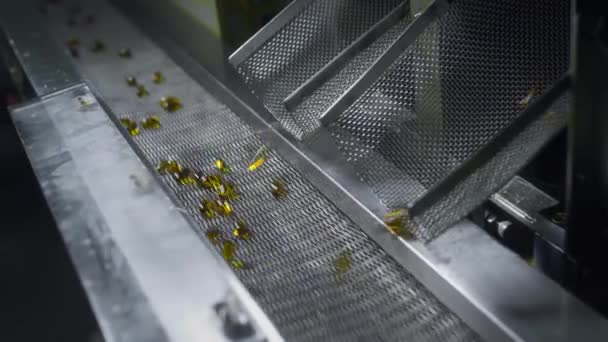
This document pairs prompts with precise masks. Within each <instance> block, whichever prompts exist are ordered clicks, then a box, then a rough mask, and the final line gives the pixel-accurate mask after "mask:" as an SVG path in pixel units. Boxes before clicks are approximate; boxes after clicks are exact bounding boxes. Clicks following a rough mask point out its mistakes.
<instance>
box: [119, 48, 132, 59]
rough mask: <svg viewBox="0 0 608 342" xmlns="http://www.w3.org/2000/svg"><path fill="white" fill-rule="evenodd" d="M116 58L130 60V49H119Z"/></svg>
mask: <svg viewBox="0 0 608 342" xmlns="http://www.w3.org/2000/svg"><path fill="white" fill-rule="evenodd" d="M118 57H120V58H131V57H133V54H132V53H131V49H121V50H120V51H118Z"/></svg>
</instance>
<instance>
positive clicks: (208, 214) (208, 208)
mask: <svg viewBox="0 0 608 342" xmlns="http://www.w3.org/2000/svg"><path fill="white" fill-rule="evenodd" d="M199 210H200V212H201V214H203V217H205V218H206V219H207V220H211V219H212V218H215V215H216V214H215V212H216V205H215V203H213V202H212V201H210V200H207V199H205V200H203V201H202V202H201V204H200V206H199Z"/></svg>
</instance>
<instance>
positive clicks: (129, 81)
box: [125, 76, 137, 87]
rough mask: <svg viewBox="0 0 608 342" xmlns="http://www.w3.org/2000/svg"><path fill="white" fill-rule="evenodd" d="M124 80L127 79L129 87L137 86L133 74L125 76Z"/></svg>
mask: <svg viewBox="0 0 608 342" xmlns="http://www.w3.org/2000/svg"><path fill="white" fill-rule="evenodd" d="M125 81H127V85H128V86H129V87H135V86H137V79H136V78H135V77H134V76H127V78H126V79H125Z"/></svg>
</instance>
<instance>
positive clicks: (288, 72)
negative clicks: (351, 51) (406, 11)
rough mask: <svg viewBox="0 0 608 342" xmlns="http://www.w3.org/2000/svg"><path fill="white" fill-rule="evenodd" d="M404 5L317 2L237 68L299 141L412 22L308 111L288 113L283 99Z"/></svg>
mask: <svg viewBox="0 0 608 342" xmlns="http://www.w3.org/2000/svg"><path fill="white" fill-rule="evenodd" d="M402 2H403V0H375V1H360V0H334V1H326V0H315V1H311V3H310V5H308V7H306V8H305V9H304V10H303V11H302V12H301V13H300V14H299V15H297V16H296V17H295V18H294V19H293V20H292V21H291V22H290V23H288V24H287V25H286V26H285V27H283V28H282V29H281V30H280V31H279V32H277V33H276V35H275V36H273V37H272V38H271V39H270V40H269V41H267V42H266V43H265V44H264V45H263V46H262V47H261V48H259V49H258V50H257V51H256V52H255V53H253V54H252V55H251V56H250V57H249V58H248V59H247V60H245V61H244V62H243V63H241V64H240V65H238V67H237V70H238V72H239V73H240V74H241V75H242V76H243V79H244V80H245V82H246V83H247V84H248V85H249V87H250V88H251V90H252V91H253V93H254V94H256V96H258V98H259V99H260V100H261V101H262V102H263V103H264V105H266V107H267V108H268V109H269V110H270V111H271V112H272V113H273V114H274V115H275V116H276V117H277V118H278V119H279V121H281V123H282V124H283V125H284V126H285V128H286V129H288V130H289V131H290V132H291V133H292V134H293V135H294V136H296V137H298V138H302V137H304V136H306V135H307V134H310V133H311V132H313V131H314V129H316V128H317V127H318V123H317V121H316V120H317V119H318V116H319V113H320V112H322V111H323V110H324V109H326V108H327V107H328V106H329V105H330V104H331V103H332V102H333V100H335V98H337V97H338V96H339V95H341V94H342V93H343V92H344V91H345V90H346V89H347V88H348V86H349V85H350V84H352V82H353V81H354V80H355V79H356V78H357V77H358V76H360V75H361V74H362V73H363V71H364V70H365V69H367V67H369V65H370V64H371V63H372V62H373V61H374V59H375V58H376V57H377V56H378V55H379V54H380V53H381V52H382V51H383V49H384V48H385V47H386V46H388V45H389V44H390V43H391V42H392V41H393V40H394V38H395V37H396V36H397V35H398V34H399V33H400V32H401V31H402V30H403V29H404V28H405V26H406V25H407V23H409V21H410V18H409V17H407V18H404V19H402V20H401V21H400V22H399V23H398V24H397V25H396V27H394V28H393V29H391V30H389V31H387V32H386V33H385V34H384V35H383V36H382V37H381V38H380V39H379V40H378V41H377V42H376V43H375V44H374V45H372V46H370V47H368V48H367V49H365V50H364V51H363V52H362V53H361V54H359V56H358V57H357V58H355V59H353V60H352V61H351V62H350V63H349V65H348V66H347V67H346V68H344V69H343V70H342V71H341V72H340V74H339V75H337V76H336V77H334V78H333V81H331V82H330V83H328V84H326V86H325V87H324V89H325V90H328V91H325V90H323V91H319V92H317V95H316V96H314V97H315V99H314V100H311V101H308V102H307V104H306V107H305V108H301V109H300V108H298V109H297V110H296V111H295V112H293V113H291V112H289V111H287V109H286V108H285V106H284V105H283V100H284V99H285V98H286V97H287V96H289V95H290V94H291V93H292V92H293V91H294V90H296V89H297V88H298V86H300V85H301V84H302V83H304V82H305V81H306V80H308V78H310V77H311V76H312V75H314V74H315V73H316V72H317V71H319V70H320V69H321V68H322V67H323V66H325V65H326V64H327V63H328V62H329V61H331V60H332V58H334V57H335V56H336V55H338V54H339V53H340V52H342V50H344V49H345V48H346V47H348V45H350V44H351V43H352V42H353V41H355V40H356V39H357V38H358V37H359V36H361V34H363V33H364V32H365V31H366V30H368V29H369V28H370V27H372V26H373V25H374V24H375V23H376V22H378V21H379V20H380V19H382V18H383V17H384V16H386V15H387V14H388V13H389V12H391V11H392V10H393V9H395V8H396V7H397V6H398V5H399V4H401V3H402Z"/></svg>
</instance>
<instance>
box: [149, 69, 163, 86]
mask: <svg viewBox="0 0 608 342" xmlns="http://www.w3.org/2000/svg"><path fill="white" fill-rule="evenodd" d="M152 80H153V81H154V83H156V84H161V83H164V82H165V76H164V75H163V74H162V73H161V72H160V71H157V72H155V73H154V76H153V77H152Z"/></svg>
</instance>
